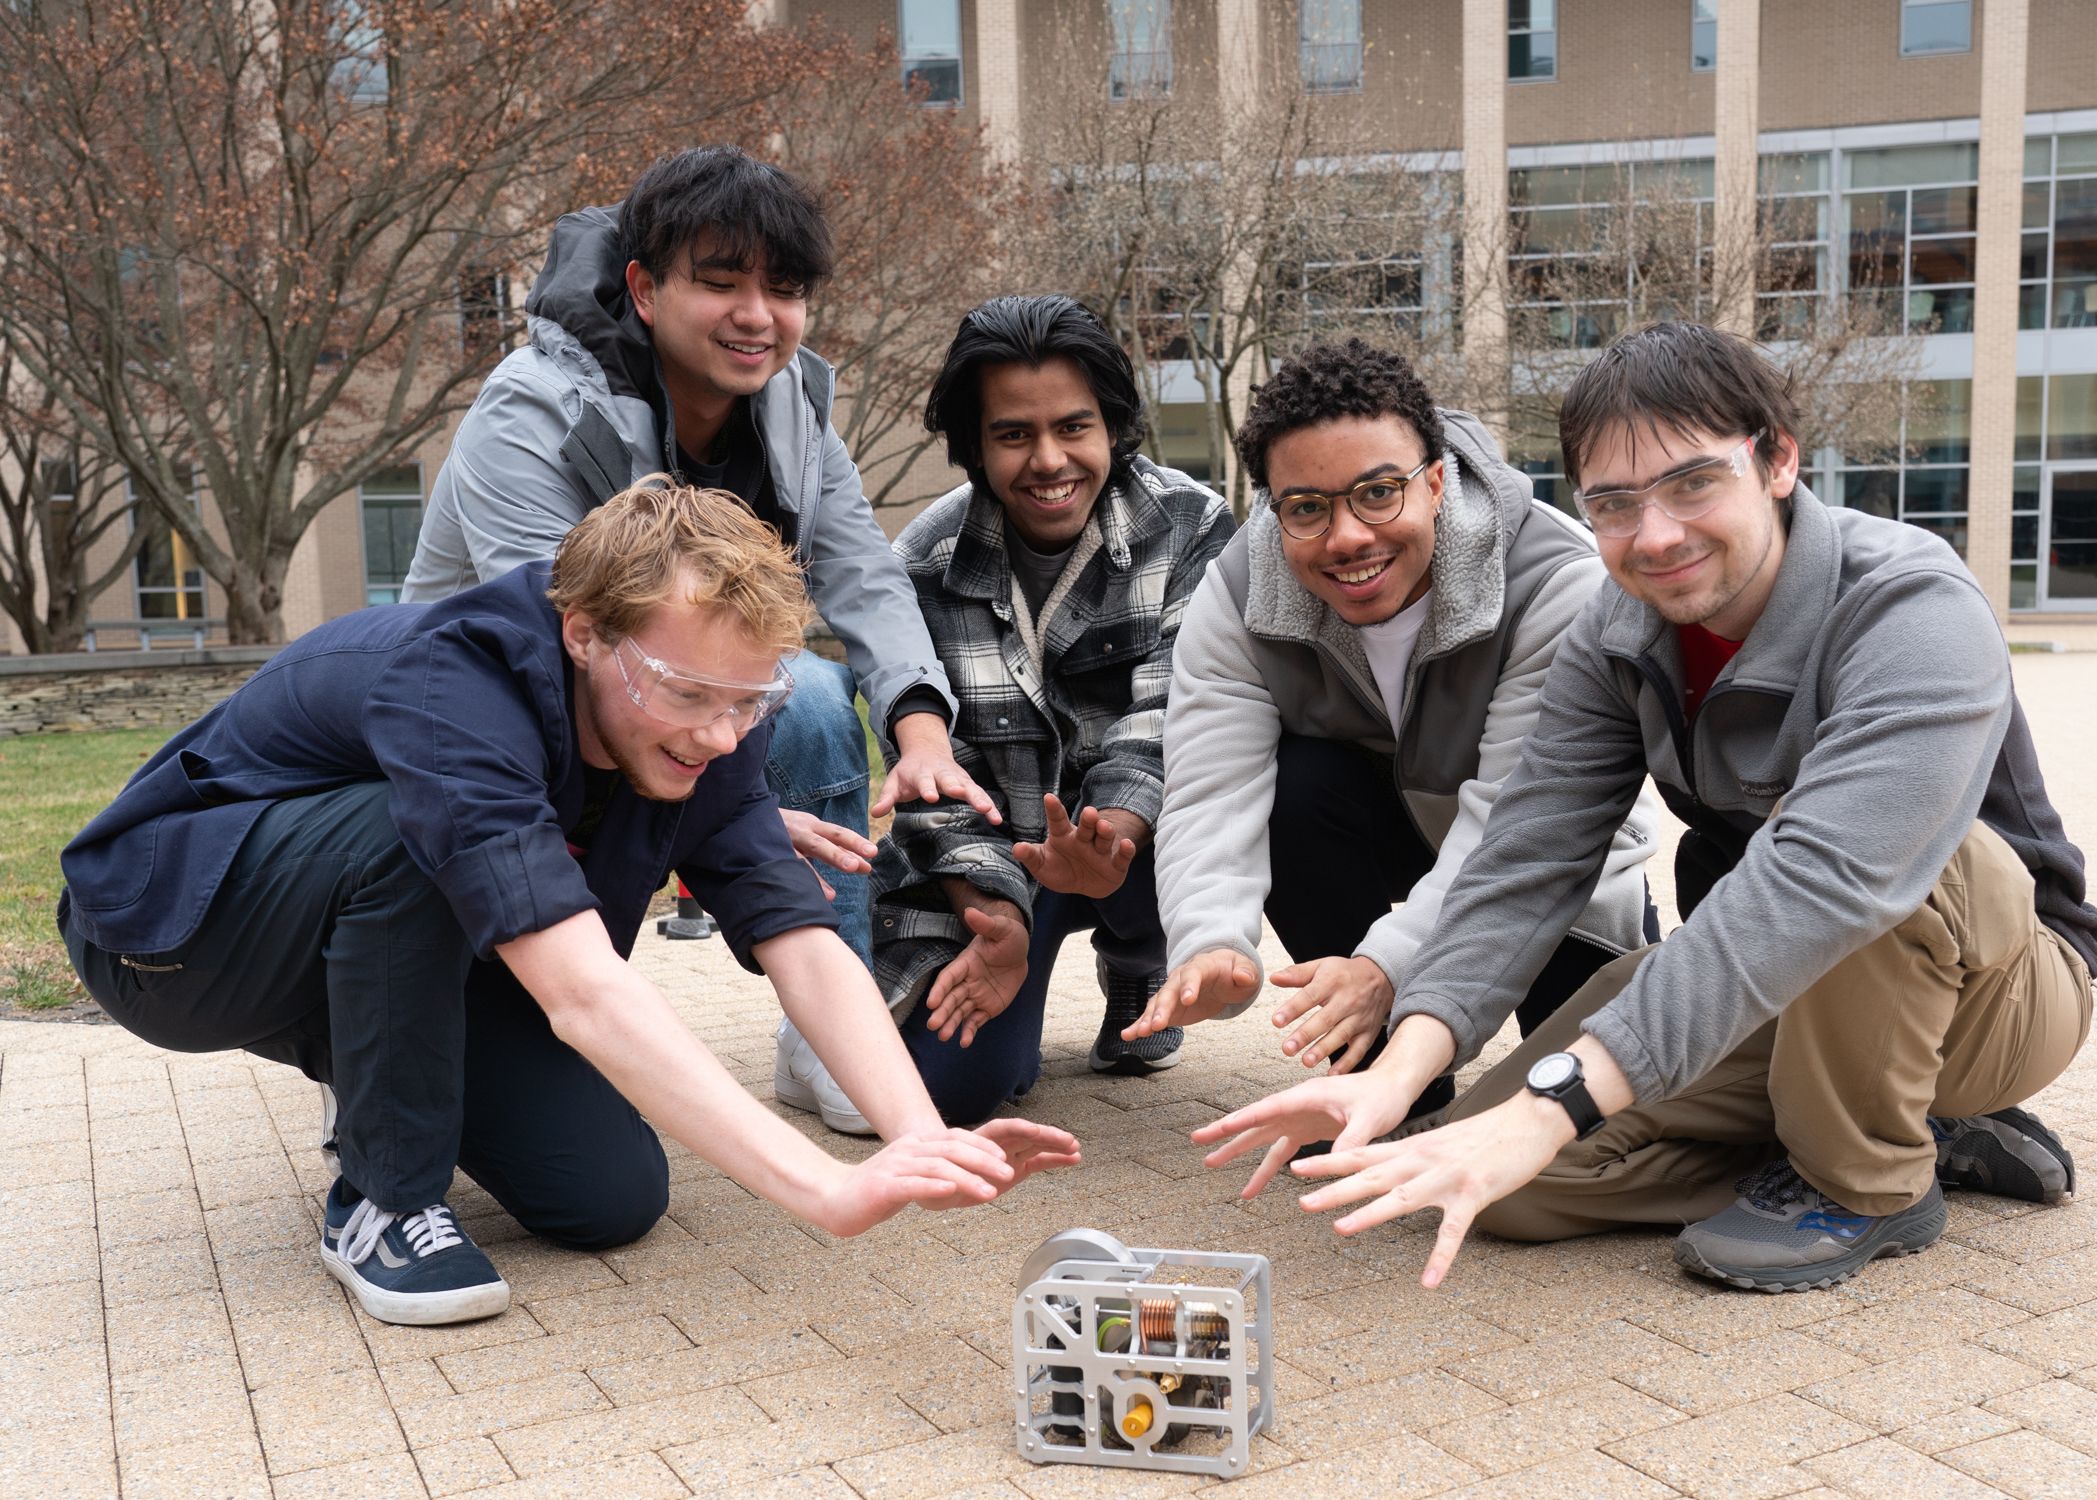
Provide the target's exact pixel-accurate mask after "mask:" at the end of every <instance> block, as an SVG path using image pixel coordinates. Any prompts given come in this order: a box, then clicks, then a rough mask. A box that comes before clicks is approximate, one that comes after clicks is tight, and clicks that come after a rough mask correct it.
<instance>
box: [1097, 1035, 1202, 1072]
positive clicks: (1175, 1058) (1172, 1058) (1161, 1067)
mask: <svg viewBox="0 0 2097 1500" xmlns="http://www.w3.org/2000/svg"><path fill="white" fill-rule="evenodd" d="M1085 1063H1086V1066H1088V1067H1090V1068H1091V1069H1092V1071H1093V1072H1095V1073H1114V1074H1118V1075H1120V1076H1121V1077H1123V1078H1141V1077H1143V1076H1144V1075H1145V1074H1146V1073H1162V1072H1164V1071H1165V1070H1166V1069H1167V1068H1176V1067H1178V1066H1179V1063H1180V1054H1179V1051H1177V1050H1175V1051H1172V1052H1168V1053H1166V1054H1165V1055H1164V1056H1163V1057H1157V1058H1142V1057H1131V1056H1129V1055H1128V1054H1127V1053H1123V1054H1122V1055H1121V1056H1119V1057H1101V1056H1100V1053H1099V1046H1098V1044H1096V1043H1095V1044H1094V1046H1093V1048H1092V1054H1091V1056H1089V1057H1087V1058H1086V1059H1085Z"/></svg>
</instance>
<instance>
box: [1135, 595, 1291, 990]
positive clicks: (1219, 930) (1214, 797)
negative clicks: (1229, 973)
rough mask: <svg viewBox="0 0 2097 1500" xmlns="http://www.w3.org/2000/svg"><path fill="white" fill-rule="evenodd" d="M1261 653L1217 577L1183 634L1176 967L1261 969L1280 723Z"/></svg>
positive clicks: (1177, 656)
mask: <svg viewBox="0 0 2097 1500" xmlns="http://www.w3.org/2000/svg"><path fill="white" fill-rule="evenodd" d="M1251 646H1252V638H1251V636H1250V635H1249V634H1248V633H1247V632H1246V629H1245V622H1244V619H1243V617H1242V616H1241V615H1240V614H1239V613H1238V610H1237V609H1236V607H1235V606H1234V605H1233V604H1232V603H1231V598H1230V592H1229V590H1228V589H1227V588H1226V587H1225V586H1224V582H1223V579H1222V577H1221V576H1220V575H1219V574H1218V573H1217V571H1216V570H1215V569H1214V568H1211V569H1210V570H1209V571H1208V573H1207V575H1206V576H1205V577H1203V579H1202V581H1201V583H1200V584H1199V585H1198V586H1197V587H1196V588H1195V590H1194V599H1193V602H1192V603H1191V604H1189V605H1188V607H1187V616H1186V619H1185V621H1184V622H1183V623H1182V624H1181V627H1180V633H1179V640H1178V643H1177V645H1176V646H1175V648H1174V650H1173V654H1172V691H1171V695H1170V697H1169V699H1168V700H1167V703H1166V708H1165V805H1164V809H1163V811H1162V813H1161V814H1160V816H1159V819H1158V839H1157V851H1158V852H1157V883H1158V915H1159V917H1160V918H1161V919H1162V921H1163V923H1164V927H1165V945H1166V946H1165V962H1166V963H1167V964H1168V965H1169V966H1171V967H1175V968H1176V967H1178V966H1179V965H1180V964H1183V963H1185V962H1186V961H1187V960H1188V959H1190V958H1192V957H1193V956H1194V955H1195V954H1197V953H1202V952H1206V951H1207V950H1209V949H1211V948H1230V949H1234V950H1236V951H1237V952H1239V953H1242V954H1244V955H1245V956H1246V957H1247V958H1249V959H1251V960H1252V965H1253V971H1254V972H1255V973H1259V972H1260V970H1261V965H1260V910H1261V907H1262V906H1263V905H1264V903H1265V902H1266V899H1267V885H1268V851H1267V817H1268V814H1269V813H1271V812H1272V811H1273V810H1274V781H1275V769H1274V753H1275V746H1276V745H1277V744H1278V743H1279V742H1280V740H1281V714H1280V711H1279V710H1278V709H1276V707H1275V705H1274V698H1273V695H1272V694H1270V693H1269V692H1268V691H1267V687H1266V684H1265V682H1264V681H1263V680H1262V678H1261V675H1260V671H1259V668H1258V666H1257V664H1256V663H1255V662H1254V661H1253V658H1252V652H1251ZM1251 1003H1252V1002H1251V1001H1250V1000H1247V1001H1246V1002H1245V1004H1246V1005H1250V1004H1251ZM1243 1009H1245V1006H1244V1005H1241V1006H1238V1007H1236V1008H1235V1009H1234V1010H1231V1011H1227V1012H1225V1013H1224V1014H1226V1015H1235V1014H1237V1012H1238V1011H1242V1010H1243Z"/></svg>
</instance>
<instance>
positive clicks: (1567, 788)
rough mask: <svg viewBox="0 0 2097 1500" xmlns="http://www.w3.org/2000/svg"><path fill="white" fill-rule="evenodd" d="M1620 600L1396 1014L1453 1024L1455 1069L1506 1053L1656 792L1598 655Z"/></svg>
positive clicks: (1587, 634) (1576, 656)
mask: <svg viewBox="0 0 2097 1500" xmlns="http://www.w3.org/2000/svg"><path fill="white" fill-rule="evenodd" d="M1608 592H1609V591H1605V597H1598V598H1597V599H1595V600H1593V601H1592V602H1590V603H1589V604H1588V606H1587V608H1586V609H1585V610H1584V611H1583V612H1582V613H1581V615H1580V616H1579V618H1578V619H1577V620H1575V621H1574V623H1573V626H1572V628H1571V629H1570V630H1569V631H1568V632H1567V633H1566V635H1565V636H1564V637H1563V638H1562V639H1561V640H1560V642H1559V644H1558V651H1557V655H1556V656H1555V657H1554V658H1553V659H1552V662H1551V666H1550V670H1549V671H1548V672H1547V673H1546V674H1545V677H1544V684H1543V698H1542V702H1541V704H1540V706H1539V708H1538V710H1537V716H1536V724H1535V727H1534V728H1532V729H1531V730H1530V731H1529V735H1528V738H1527V739H1526V740H1525V741H1524V742H1523V745H1522V755H1521V760H1520V762H1519V763H1518V764H1517V765H1516V766H1515V768H1514V770H1513V771H1512V772H1511V773H1510V774H1509V775H1508V777H1507V780H1506V781H1505V782H1504V783H1503V784H1502V786H1501V788H1500V795H1499V797H1498V798H1497V799H1496V800H1495V802H1494V804H1493V809H1492V814H1491V816H1490V817H1489V818H1487V820H1486V824H1485V830H1484V832H1483V833H1482V834H1481V835H1480V837H1479V840H1478V844H1477V846H1476V847H1475V848H1474V849H1473V850H1472V851H1471V854H1470V857H1469V858H1468V859H1466V860H1465V861H1464V863H1463V867H1462V869H1460V870H1459V871H1458V872H1457V874H1456V878H1455V879H1454V880H1453V881H1451V882H1450V884H1449V889H1448V893H1447V894H1446V895H1445V896H1444V897H1443V898H1442V907H1441V920H1440V921H1439V922H1438V923H1437V924H1436V925H1435V927H1434V930H1433V931H1432V932H1431V933H1430V934H1429V935H1428V936H1427V939H1426V941H1425V942H1424V943H1422V944H1421V946H1420V947H1419V949H1418V950H1417V951H1416V952H1415V953H1414V955H1413V962H1412V967H1411V970H1410V972H1409V973H1408V974H1407V975H1406V978H1405V983H1404V985H1403V986H1402V987H1401V988H1400V989H1399V992H1398V998H1397V999H1396V1001H1395V1002H1393V1004H1392V1006H1391V1022H1390V1024H1391V1025H1392V1026H1394V1027H1395V1026H1396V1025H1397V1024H1398V1022H1399V1021H1400V1020H1402V1019H1403V1018H1404V1017H1406V1016H1408V1015H1415V1014H1424V1015H1430V1016H1433V1017H1435V1018H1436V1019H1437V1020H1439V1021H1441V1022H1442V1023H1443V1024H1444V1025H1446V1026H1447V1027H1448V1028H1449V1030H1450V1031H1451V1032H1452V1033H1454V1035H1455V1037H1456V1061H1455V1064H1454V1065H1455V1066H1459V1067H1460V1066H1462V1065H1463V1064H1464V1063H1467V1062H1469V1061H1470V1060H1471V1059H1472V1058H1474V1057H1476V1056H1477V1055H1478V1053H1479V1051H1480V1050H1481V1049H1482V1048H1483V1047H1484V1046H1485V1044H1486V1043H1487V1042H1489V1041H1491V1040H1492V1038H1493V1035H1494V1033H1495V1032H1497V1031H1498V1030H1499V1029H1500V1025H1501V1023H1502V1022H1504V1021H1505V1020H1506V1019H1507V1016H1508V1013H1509V1012H1511V1011H1512V1010H1513V1009H1514V1008H1515V1006H1516V1005H1517V1004H1518V1003H1519V1002H1520V1000H1521V998H1522V996H1523V995H1525V994H1526V993H1528V990H1529V986H1530V985H1531V984H1532V983H1533V982H1534V981H1535V979H1536V976H1537V975H1538V974H1539V973H1540V972H1542V970H1543V966H1544V963H1545V962H1546V960H1548V959H1549V957H1550V956H1551V953H1552V950H1553V949H1555V948H1556V947H1557V946H1558V944H1559V942H1560V940H1561V939H1563V938H1564V937H1565V935H1566V933H1568V932H1569V931H1571V930H1572V927H1573V924H1574V922H1575V921H1577V920H1578V919H1579V916H1580V913H1581V911H1582V910H1583V909H1584V908H1585V907H1586V905H1587V903H1588V898H1589V896H1590V894H1591V893H1592V892H1593V890H1594V887H1595V884H1596V881H1597V880H1598V879H1599V877H1600V875H1601V871H1602V865H1603V862H1604V860H1605V858H1606V857H1607V856H1608V855H1609V852H1610V848H1611V841H1612V838H1613V837H1614V836H1615V835H1616V834H1617V833H1618V831H1619V829H1620V828H1621V826H1622V825H1623V823H1624V819H1625V815H1626V814H1627V813H1629V812H1630V811H1631V808H1632V805H1633V804H1634V803H1635V802H1636V801H1637V800H1638V795H1639V790H1640V788H1641V787H1642V786H1643V785H1644V784H1645V777H1646V762H1645V742H1644V739H1643V737H1642V736H1641V734H1640V731H1639V722H1638V712H1637V705H1636V703H1634V702H1627V701H1625V700H1624V698H1623V697H1622V696H1621V695H1620V694H1619V693H1618V692H1617V690H1616V688H1615V685H1614V682H1613V679H1612V677H1611V674H1610V670H1609V665H1608V663H1607V661H1606V660H1605V659H1604V658H1603V656H1602V654H1601V652H1600V650H1599V649H1598V648H1597V644H1596V640H1597V634H1598V632H1599V630H1600V627H1601V623H1602V621H1603V620H1604V619H1605V618H1607V612H1606V605H1607V602H1608V600H1607V598H1606V595H1607V593H1608ZM1619 1060H1620V1061H1621V1059H1619Z"/></svg>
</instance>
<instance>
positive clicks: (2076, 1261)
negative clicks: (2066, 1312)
mask: <svg viewBox="0 0 2097 1500" xmlns="http://www.w3.org/2000/svg"><path fill="white" fill-rule="evenodd" d="M1963 1284H1964V1285H1966V1286H1968V1287H1971V1288H1972V1289H1973V1290H1974V1291H1976V1292H1979V1293H1980V1294H1981V1295H1982V1296H1984V1297H1992V1298H1994V1299H1995V1300H1996V1301H1997V1302H2007V1303H2008V1304H2009V1305H2010V1306H2012V1307H2021V1308H2023V1309H2024V1310H2025V1311H2026V1312H2028V1313H2050V1312H2059V1311H2060V1310H2061V1309H2062V1308H2064V1307H2073V1306H2074V1305H2075V1304H2076V1303H2078V1302H2097V1245H2093V1246H2090V1247H2089V1248H2087V1249H2083V1250H2070V1251H2068V1252H2067V1253H2066V1254H2064V1255H2050V1256H2046V1257H2044V1258H2043V1259H2040V1260H2035V1261H2031V1262H2029V1263H2025V1264H2019V1263H2017V1262H2013V1261H2006V1260H2001V1259H1993V1260H1991V1262H1990V1263H1989V1266H1988V1267H1987V1269H1985V1270H1981V1271H1978V1272H1976V1273H1975V1274H1973V1275H1971V1276H1969V1277H1968V1278H1967V1279H1966V1281H1965V1282H1964V1283H1963Z"/></svg>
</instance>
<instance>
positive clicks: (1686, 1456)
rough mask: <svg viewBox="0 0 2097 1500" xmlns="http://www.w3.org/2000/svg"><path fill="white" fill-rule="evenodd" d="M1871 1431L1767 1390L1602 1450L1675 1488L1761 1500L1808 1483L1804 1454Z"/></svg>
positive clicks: (1825, 1449) (1717, 1497)
mask: <svg viewBox="0 0 2097 1500" xmlns="http://www.w3.org/2000/svg"><path fill="white" fill-rule="evenodd" d="M1870 1436H1871V1434H1870V1433H1869V1432H1868V1431H1866V1430H1865V1429H1864V1428H1862V1427H1859V1426H1858V1425H1857V1424H1856V1423H1854V1422H1850V1421H1846V1420H1844V1419H1843V1418H1841V1417H1839V1416H1836V1415H1835V1414H1834V1413H1833V1412H1830V1411H1826V1410H1823V1409H1822V1408H1820V1407H1817V1406H1815V1405H1813V1403H1811V1402H1810V1401H1802V1400H1800V1399H1799V1398H1798V1397H1797V1396H1792V1395H1782V1396H1771V1397H1769V1398H1767V1399H1766V1400H1762V1401H1757V1402H1754V1403H1752V1404H1750V1405H1747V1406H1736V1407H1733V1408H1731V1409H1730V1410H1727V1411H1722V1412H1718V1413H1715V1414H1713V1415H1711V1416H1708V1417H1692V1418H1690V1419H1689V1420H1688V1421H1685V1422H1678V1423H1676V1424H1674V1425H1673V1426H1671V1427H1662V1428H1659V1429H1658V1430H1656V1431H1651V1432H1643V1433H1639V1434H1637V1435H1636V1436H1633V1437H1627V1438H1623V1439H1621V1440H1619V1441H1616V1442H1612V1443H1608V1444H1605V1445H1604V1447H1603V1451H1604V1452H1605V1453H1607V1454H1609V1455H1610V1456H1611V1457H1612V1458H1617V1459H1621V1460H1622V1461H1623V1462H1625V1463H1627V1464H1629V1465H1631V1466H1632V1467H1633V1468H1635V1469H1637V1470H1639V1471H1640V1472H1641V1473H1644V1474H1649V1475H1651V1476H1652V1477H1654V1478H1655V1479H1659V1480H1662V1481H1663V1482H1665V1483H1667V1484H1671V1485H1673V1486H1674V1487H1675V1488H1677V1489H1679V1490H1683V1491H1685V1492H1686V1493H1689V1494H1694V1495H1698V1496H1710V1497H1713V1500H1721V1497H1724V1500H1760V1497H1764V1496H1774V1495H1788V1494H1790V1493H1792V1492H1793V1491H1795V1490H1802V1489H1809V1488H1811V1487H1812V1485H1813V1482H1814V1481H1813V1477H1812V1476H1811V1475H1809V1474H1808V1473H1807V1472H1806V1471H1805V1470H1803V1469H1801V1468H1799V1467H1798V1465H1799V1464H1801V1463H1803V1462H1804V1461H1805V1460H1806V1459H1809V1458H1814V1457H1817V1456H1818V1455H1820V1454H1822V1453H1826V1452H1829V1451H1831V1450H1833V1449H1836V1448H1845V1447H1848V1446H1849V1445H1850V1444H1852V1443H1859V1442H1862V1441H1864V1440H1865V1439H1866V1438H1868V1437H1870Z"/></svg>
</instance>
